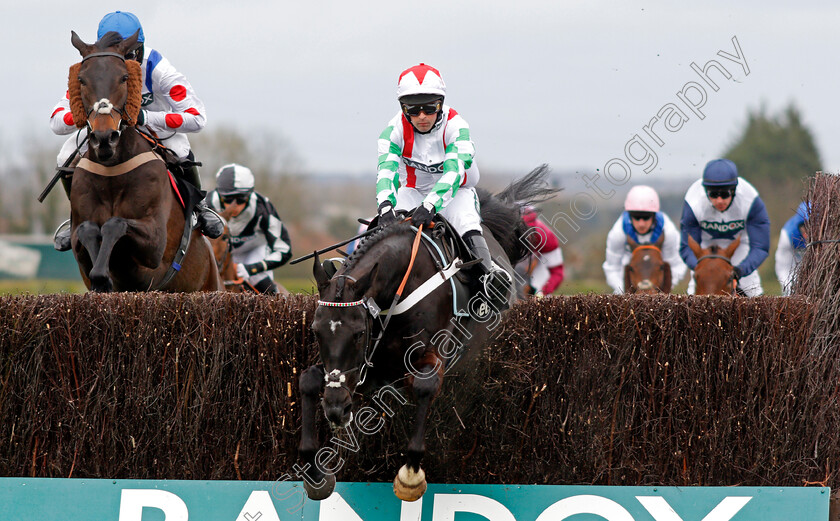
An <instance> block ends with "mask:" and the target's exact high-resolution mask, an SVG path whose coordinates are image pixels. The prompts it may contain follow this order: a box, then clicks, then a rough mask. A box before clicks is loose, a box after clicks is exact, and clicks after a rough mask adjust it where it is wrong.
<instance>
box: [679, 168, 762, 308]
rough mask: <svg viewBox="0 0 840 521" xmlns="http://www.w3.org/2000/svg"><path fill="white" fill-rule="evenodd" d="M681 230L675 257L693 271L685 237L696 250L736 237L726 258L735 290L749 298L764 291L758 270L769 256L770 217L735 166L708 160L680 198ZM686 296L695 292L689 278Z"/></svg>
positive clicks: (693, 262) (724, 243) (694, 261)
mask: <svg viewBox="0 0 840 521" xmlns="http://www.w3.org/2000/svg"><path fill="white" fill-rule="evenodd" d="M681 228H682V229H681V239H682V241H681V244H680V255H681V256H682V258H683V260H684V261H685V263H686V264H687V265H688V267H689V268H691V269H692V270H694V269H695V268H696V267H697V257H696V256H695V255H694V252H693V251H691V248H690V247H689V245H688V236H689V235H690V236H691V237H693V238H694V240H695V241H697V243H698V244H699V245H700V247H701V248H708V247H710V246H712V245H717V246H719V247H721V248H725V247H726V246H728V245H729V243H731V242H732V241H734V240H735V238H736V237H738V236H740V237H741V244H740V245H739V246H738V248H737V249H736V250H735V253H733V254H732V259H731V262H732V267H733V270H734V271H733V275H734V277H735V280H736V281H737V284H738V290H739V292H743V293H744V294H745V295H746V296H748V297H754V296H757V295H761V294H762V293H763V289H762V287H761V278H760V277H759V275H758V271H757V270H758V267H759V266H760V265H761V263H762V262H764V259H766V258H767V256H768V255H769V252H770V217H769V216H768V215H767V209H766V208H765V207H764V202H763V201H762V200H761V197H759V195H758V191H757V190H756V189H755V188H754V187H753V186H752V185H751V184H750V183H748V182H747V181H746V180H744V179H742V178H740V177H738V168H737V167H736V166H735V163H733V162H732V161H730V160H728V159H714V160H712V161H709V163H708V164H707V165H706V167H705V169H704V170H703V178H702V179H698V180H697V181H695V182H694V183H693V184H692V185H691V186H690V187H689V189H688V192H686V194H685V203H684V204H683V214H682V220H681ZM688 292H689V294H693V293H694V277H693V275H692V279H691V282H690V283H689V286H688Z"/></svg>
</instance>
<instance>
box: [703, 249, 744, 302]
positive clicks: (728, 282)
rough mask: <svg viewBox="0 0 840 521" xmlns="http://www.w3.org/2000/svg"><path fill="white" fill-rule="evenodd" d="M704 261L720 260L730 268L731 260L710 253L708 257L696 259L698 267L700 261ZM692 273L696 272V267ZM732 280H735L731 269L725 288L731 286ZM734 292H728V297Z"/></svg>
mask: <svg viewBox="0 0 840 521" xmlns="http://www.w3.org/2000/svg"><path fill="white" fill-rule="evenodd" d="M706 259H721V260H724V261H726V263H727V264H729V267H730V268H732V259H730V258H729V257H724V256H723V255H717V254H715V253H710V254H708V255H703V256H702V257H700V258H699V259H697V264H698V265H699V264H700V261H702V260H706ZM694 271H695V272H696V271H697V268H696V267H695V269H694ZM734 279H735V270H734V269H733V270H731V273H730V275H729V279H728V280H727V281H726V285H727V286H731V285H732V281H733V280H734ZM735 291H736V290H734V289H733V290H732V291H730V292H729V294H730V295H731V294H734V293H735Z"/></svg>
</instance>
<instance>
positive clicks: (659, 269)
mask: <svg viewBox="0 0 840 521" xmlns="http://www.w3.org/2000/svg"><path fill="white" fill-rule="evenodd" d="M664 242H665V234H664V233H663V234H662V235H660V236H659V239H658V240H657V241H656V242H655V243H653V244H639V243H638V242H636V241H634V240H633V239H631V238H629V237H628V238H627V244H628V245H629V246H630V251H631V252H632V254H631V255H630V262H628V263H627V266H625V267H624V291H625V292H627V293H641V294H654V293H670V292H671V265H670V264H668V263H667V262H665V260H664V259H663V258H662V244H663V243H664Z"/></svg>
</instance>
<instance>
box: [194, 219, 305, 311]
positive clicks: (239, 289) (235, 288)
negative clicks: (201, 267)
mask: <svg viewBox="0 0 840 521" xmlns="http://www.w3.org/2000/svg"><path fill="white" fill-rule="evenodd" d="M231 212H232V207H231V206H227V207H225V209H224V210H222V211H221V212H219V215H220V216H221V217H222V219H224V221H225V230H224V232H222V235H220V236H219V237H217V238H215V239H209V241H210V245H211V246H212V248H213V258H215V259H216V267H217V268H218V269H219V275H220V276H221V277H222V284H223V285H224V288H225V291H230V292H231V293H245V292H252V293H259V292H260V291H259V290H258V289H257V288H255V287H254V286H253V284H251V283H250V282H248V281H247V280H245V279H242V278H241V277H239V275H238V274H237V273H236V262H234V260H233V242H231V235H230V228H229V227H228V225H227V221H228V219H230V218H231ZM274 284H275V285H276V286H277V293H278V294H279V295H288V294H289V291H288V290H287V289H286V288H284V287H283V286H282V285H281V284H280V283H278V282H277V281H275V282H274Z"/></svg>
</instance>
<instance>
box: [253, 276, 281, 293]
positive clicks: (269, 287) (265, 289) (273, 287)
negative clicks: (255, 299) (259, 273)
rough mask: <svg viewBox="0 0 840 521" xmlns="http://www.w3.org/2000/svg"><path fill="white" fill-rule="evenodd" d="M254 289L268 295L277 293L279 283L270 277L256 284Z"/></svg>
mask: <svg viewBox="0 0 840 521" xmlns="http://www.w3.org/2000/svg"><path fill="white" fill-rule="evenodd" d="M254 289H256V290H257V291H259V292H260V293H264V294H266V295H276V294H277V284H275V283H274V281H273V280H271V279H270V278H268V277H266V278H264V279H262V280H261V281H259V282H257V283H256V284H254Z"/></svg>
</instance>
